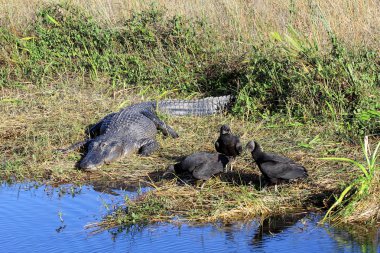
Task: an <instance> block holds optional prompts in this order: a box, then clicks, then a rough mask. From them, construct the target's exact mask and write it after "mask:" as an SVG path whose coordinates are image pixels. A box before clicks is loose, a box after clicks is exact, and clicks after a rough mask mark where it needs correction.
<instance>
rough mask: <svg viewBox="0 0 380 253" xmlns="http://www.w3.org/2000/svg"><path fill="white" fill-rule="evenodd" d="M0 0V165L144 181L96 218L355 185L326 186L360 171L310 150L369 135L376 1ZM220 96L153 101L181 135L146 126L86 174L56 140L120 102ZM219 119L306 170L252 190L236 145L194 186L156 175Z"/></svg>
mask: <svg viewBox="0 0 380 253" xmlns="http://www.w3.org/2000/svg"><path fill="white" fill-rule="evenodd" d="M0 2H1V3H2V5H1V7H0V8H1V10H0V11H2V13H3V14H2V15H1V18H0V24H1V27H0V92H1V98H0V110H1V114H0V128H1V131H0V152H1V154H0V158H1V160H2V164H1V170H0V175H1V177H2V179H4V180H11V181H13V180H16V181H22V180H26V179H33V180H37V181H44V182H46V183H47V184H60V183H65V182H74V183H77V184H81V183H83V182H89V181H94V180H106V181H107V180H108V181H112V180H116V181H117V180H119V181H124V182H132V181H133V182H138V183H141V184H148V185H150V186H152V187H153V188H154V190H153V191H151V192H149V193H147V194H146V195H144V197H139V198H138V199H135V200H127V202H126V204H127V205H128V210H129V212H128V213H127V214H126V213H125V209H120V210H118V211H116V213H115V214H114V215H112V216H110V217H109V218H108V219H106V220H105V225H106V226H108V225H110V226H111V225H112V226H113V225H120V224H126V223H135V222H149V221H163V220H164V221H168V220H172V218H173V217H180V219H185V220H192V221H202V222H210V221H211V222H212V221H219V220H223V221H231V220H236V219H248V218H252V217H257V216H260V215H262V216H267V215H272V214H281V213H286V212H290V211H294V210H299V209H303V210H304V209H306V210H315V209H323V210H325V209H328V208H329V207H331V206H332V205H333V203H334V201H335V199H334V196H337V200H338V201H340V202H342V201H341V200H343V199H346V197H347V196H349V195H351V194H354V193H353V192H351V191H350V192H348V191H347V193H350V194H348V195H346V194H345V195H344V196H342V195H341V200H340V199H339V195H340V194H341V192H342V191H343V190H344V189H347V188H346V187H347V186H350V185H352V183H350V182H351V180H356V181H353V182H358V181H357V177H358V175H359V174H360V173H364V171H363V169H361V167H357V166H352V165H351V164H340V163H334V162H330V161H325V160H320V159H318V158H322V157H344V158H347V159H352V160H357V161H365V159H366V158H365V155H364V154H367V153H363V152H362V151H361V141H362V140H363V138H364V136H369V139H370V143H374V144H373V147H372V150H374V149H375V147H376V145H377V143H378V142H379V136H378V134H379V132H380V112H379V110H380V99H379V98H380V60H379V59H380V57H379V50H380V48H379V43H378V38H380V32H379V30H378V27H380V18H379V17H380V13H378V12H379V9H380V8H379V3H378V1H366V2H365V3H362V2H358V1H345V0H340V1H308V4H306V3H299V2H296V1H289V2H284V3H281V4H280V3H277V1H265V2H263V1H257V2H255V3H254V4H249V3H248V1H228V2H224V1H220V3H219V1H208V2H207V4H202V3H203V2H202V3H201V2H200V1H191V2H189V3H184V2H182V1H175V2H173V1H157V2H155V4H151V2H150V1H142V2H141V1H112V0H110V1H96V0H93V1H88V2H86V3H82V1H69V2H59V3H46V2H44V1H38V0H34V1H32V2H33V4H31V5H25V4H23V3H22V1H11V2H8V1H0ZM186 2H187V1H186ZM217 2H218V3H217ZM215 6H218V7H217V8H216V7H215ZM132 10H133V11H132ZM274 13H276V15H274ZM348 27H349V29H348ZM224 94H233V95H234V96H236V103H235V105H234V107H233V108H232V111H231V112H230V113H229V114H227V115H216V116H211V117H206V118H199V117H180V118H176V117H169V116H165V115H162V116H163V117H166V119H165V120H166V121H167V122H169V124H170V125H172V126H174V128H175V129H176V130H177V131H178V133H179V134H180V136H181V137H180V138H179V139H176V140H171V139H163V138H161V139H159V142H160V144H161V146H162V148H161V149H160V151H159V152H157V153H156V154H154V155H153V156H151V157H146V158H142V157H139V156H137V155H136V156H133V157H132V158H126V159H124V160H122V161H120V162H117V163H115V164H111V165H109V166H106V167H105V168H102V169H101V170H99V171H98V172H94V173H85V172H82V171H78V170H75V169H74V165H75V162H76V161H77V160H78V158H79V157H80V154H79V153H72V154H69V155H61V154H58V153H56V152H55V150H56V149H58V148H62V147H66V146H68V145H69V144H71V143H74V142H76V141H79V140H82V139H83V137H84V135H85V127H86V126H87V125H89V124H91V123H95V122H96V121H97V120H99V119H100V118H102V117H103V116H104V115H106V114H107V113H110V112H113V111H117V110H119V109H120V108H122V107H124V106H126V105H129V104H131V103H133V102H136V101H143V100H144V101H145V100H148V99H165V98H194V97H204V96H209V95H224ZM222 124H229V125H230V126H231V128H232V129H233V130H234V131H235V132H237V133H238V134H239V135H240V136H241V138H242V140H243V142H244V143H246V142H247V141H248V140H251V139H253V138H254V139H255V140H258V141H259V142H260V143H262V144H263V146H264V147H265V149H266V150H268V151H274V152H276V153H281V154H284V155H285V154H286V155H287V156H288V157H291V158H292V159H294V160H296V161H298V162H301V163H302V164H303V165H304V166H305V167H306V168H307V170H308V173H309V179H308V180H307V181H304V182H300V183H296V184H290V185H282V186H280V188H279V191H278V192H275V191H274V190H273V189H272V188H268V189H266V190H265V191H263V190H262V187H261V185H260V179H259V175H260V173H259V171H258V169H257V168H256V167H255V166H254V165H253V162H252V159H251V158H250V155H249V154H247V153H244V154H243V155H242V156H241V157H239V159H237V161H236V162H235V163H234V168H235V169H234V171H232V172H231V173H229V174H226V175H223V176H222V177H220V178H214V179H212V180H210V181H209V182H208V183H207V184H206V185H205V186H204V188H203V189H202V190H199V189H198V188H196V187H194V186H192V185H189V184H184V183H183V182H182V181H181V180H180V179H179V178H173V179H169V180H168V179H163V178H162V177H161V175H162V173H163V172H164V170H165V169H166V167H167V165H168V164H170V163H173V161H175V159H176V158H178V157H180V156H183V155H188V154H190V153H191V152H196V151H200V150H199V149H200V148H201V150H204V151H212V150H213V143H214V141H215V140H216V138H217V136H218V129H219V127H220V125H222ZM375 153H377V154H378V152H375ZM371 159H372V158H371ZM371 161H373V163H372V164H371V168H370V170H371V178H370V181H368V182H369V183H368V184H366V185H367V186H366V189H365V192H366V195H365V197H364V195H360V194H359V195H358V196H360V198H363V199H364V198H366V199H369V201H370V202H371V203H373V201H371V198H376V195H377V192H378V188H379V187H378V186H379V164H378V162H376V158H373V159H372V160H371ZM364 174H365V173H364ZM364 177H365V178H368V177H367V175H364ZM360 182H361V181H360ZM354 184H355V187H351V188H355V189H356V188H357V189H358V191H359V192H361V191H362V187H361V186H360V185H361V184H360V183H358V184H356V183H354ZM351 188H350V189H349V190H351ZM377 200H378V198H377ZM355 202H357V199H356V197H355ZM342 203H343V202H342ZM375 203H377V202H375ZM346 204H347V203H346ZM363 206H364V205H363ZM378 206H379V205H377V207H376V206H372V205H369V206H367V208H369V209H371V210H373V209H374V210H375V211H373V213H372V214H371V216H370V217H371V218H370V220H371V221H372V222H374V223H378V222H379V213H380V211H379V209H378ZM334 207H335V206H334ZM376 208H377V209H376ZM355 209H357V208H355ZM351 210H352V208H351ZM358 210H362V211H361V212H362V213H365V212H366V211H365V210H366V209H365V208H363V209H358ZM351 214H352V213H351ZM354 214H355V212H354ZM345 215H346V214H345ZM347 215H348V214H347ZM355 216H356V217H360V216H358V215H354V216H351V217H355ZM349 221H352V219H349ZM362 221H365V222H367V221H368V219H363V220H362Z"/></svg>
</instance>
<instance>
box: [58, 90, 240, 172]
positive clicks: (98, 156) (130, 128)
mask: <svg viewBox="0 0 380 253" xmlns="http://www.w3.org/2000/svg"><path fill="white" fill-rule="evenodd" d="M232 102H233V97H232V96H231V95H227V96H220V97H207V98H203V99H195V100H163V101H147V102H141V103H137V104H134V105H130V106H127V107H125V108H123V109H121V110H120V111H119V112H116V113H111V114H109V115H107V116H105V117H104V118H103V119H102V120H100V121H99V122H98V123H96V124H95V125H94V126H92V127H91V128H90V129H89V138H88V139H87V140H84V141H81V142H78V143H75V144H73V145H71V146H70V147H68V148H66V149H61V150H60V151H62V152H68V151H71V150H75V149H78V148H82V147H84V149H85V150H87V152H86V153H85V154H84V157H83V158H82V159H81V160H80V161H79V163H78V167H79V168H80V169H83V170H96V169H97V168H99V167H100V166H102V165H103V164H109V163H111V162H114V161H116V160H118V159H120V158H122V157H125V156H128V155H131V154H133V153H136V152H137V153H139V154H141V155H143V156H148V155H150V154H152V153H153V152H154V151H155V150H157V149H158V148H159V144H158V142H157V141H156V139H155V137H156V134H157V130H160V131H161V132H162V133H163V135H165V136H168V135H170V136H171V137H173V138H177V137H178V134H177V133H176V132H175V131H174V129H173V128H171V127H170V126H168V125H167V124H166V123H165V122H163V121H162V120H160V118H159V117H158V115H157V112H161V113H166V114H169V115H173V116H183V115H196V116H203V115H211V114H215V113H219V112H222V111H224V110H227V109H228V108H229V106H231V103H232Z"/></svg>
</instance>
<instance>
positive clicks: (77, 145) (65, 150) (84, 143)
mask: <svg viewBox="0 0 380 253" xmlns="http://www.w3.org/2000/svg"><path fill="white" fill-rule="evenodd" d="M89 142H90V140H85V141H80V142H77V143H74V144H73V145H71V146H70V147H68V148H60V149H57V151H59V152H62V153H64V154H66V153H68V152H70V151H73V150H76V149H78V148H82V147H86V146H87V145H88V143H89Z"/></svg>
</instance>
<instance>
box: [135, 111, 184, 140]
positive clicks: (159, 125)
mask: <svg viewBox="0 0 380 253" xmlns="http://www.w3.org/2000/svg"><path fill="white" fill-rule="evenodd" d="M141 113H142V114H143V115H144V116H145V117H147V118H148V119H150V120H151V121H153V123H154V124H155V125H156V127H157V129H159V130H161V132H162V133H163V135H165V136H168V135H169V134H170V136H171V137H173V138H178V137H179V136H178V134H177V132H176V131H175V130H174V129H173V128H171V127H170V126H168V125H167V124H165V122H163V121H162V120H160V118H158V116H157V115H156V114H154V113H153V112H151V111H142V112H141Z"/></svg>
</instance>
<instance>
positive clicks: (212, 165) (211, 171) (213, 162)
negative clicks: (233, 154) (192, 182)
mask: <svg viewBox="0 0 380 253" xmlns="http://www.w3.org/2000/svg"><path fill="white" fill-rule="evenodd" d="M228 162H229V159H228V157H227V156H225V155H223V154H218V153H208V152H197V153H194V154H191V155H189V156H187V157H185V158H184V159H183V160H182V161H181V162H179V163H177V164H175V165H170V166H169V167H168V169H167V171H166V172H165V174H167V173H171V172H175V173H176V174H182V173H190V174H192V176H193V177H194V178H195V179H197V180H208V179H210V178H211V177H212V176H213V175H215V174H218V173H221V172H223V171H224V170H225V168H226V166H227V164H228Z"/></svg>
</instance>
